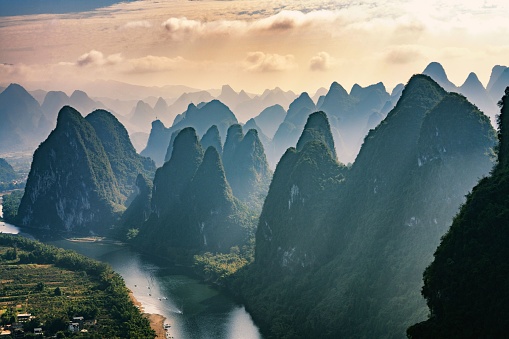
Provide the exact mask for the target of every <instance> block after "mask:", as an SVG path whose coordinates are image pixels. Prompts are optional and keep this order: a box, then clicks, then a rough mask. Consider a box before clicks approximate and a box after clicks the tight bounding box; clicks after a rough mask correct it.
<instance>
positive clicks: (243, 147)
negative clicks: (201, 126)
mask: <svg viewBox="0 0 509 339" xmlns="http://www.w3.org/2000/svg"><path fill="white" fill-rule="evenodd" d="M223 163H224V169H225V172H226V178H227V179H228V183H229V184H230V186H231V188H232V191H233V195H234V196H235V197H236V198H238V199H239V200H240V201H242V202H243V203H245V204H247V205H248V206H249V207H250V208H252V209H254V210H255V211H260V210H261V207H262V204H263V200H264V199H265V196H266V195H267V191H268V189H269V184H270V179H271V177H272V172H271V171H270V169H269V165H268V163H267V158H266V156H265V151H264V149H263V145H262V143H261V142H260V139H259V138H258V132H257V131H256V130H254V129H251V130H249V131H248V132H247V133H246V135H245V136H244V134H243V131H242V127H241V126H240V125H238V124H235V125H231V126H230V128H229V129H228V135H227V137H226V142H225V144H224V150H223Z"/></svg>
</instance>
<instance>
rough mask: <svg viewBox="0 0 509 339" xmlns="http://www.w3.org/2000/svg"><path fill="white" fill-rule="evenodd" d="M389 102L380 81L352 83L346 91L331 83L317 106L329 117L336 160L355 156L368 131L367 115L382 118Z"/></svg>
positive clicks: (351, 158)
mask: <svg viewBox="0 0 509 339" xmlns="http://www.w3.org/2000/svg"><path fill="white" fill-rule="evenodd" d="M391 102H392V99H391V97H390V96H389V93H387V91H386V89H385V86H384V85H383V84H382V83H381V82H380V83H377V84H374V85H371V86H367V87H361V86H359V85H357V84H355V85H354V86H353V87H352V89H351V91H350V94H348V93H347V92H346V90H345V89H344V88H343V87H342V86H341V85H340V84H338V83H337V82H334V83H332V85H331V86H330V89H329V91H328V92H327V95H325V97H324V98H323V100H322V101H321V103H320V105H319V106H318V109H320V110H322V111H323V112H325V113H326V114H327V116H328V118H329V121H330V124H331V127H332V133H333V136H334V141H335V143H336V147H337V152H338V157H339V159H340V160H343V161H344V162H352V161H353V160H354V159H355V156H356V155H357V153H358V152H359V149H360V147H361V145H362V140H363V139H364V137H365V135H366V133H367V131H368V130H367V129H366V126H367V124H368V122H369V118H370V116H371V115H372V114H378V115H380V116H382V117H384V114H383V113H382V112H383V110H384V108H385V107H386V105H390V103H391Z"/></svg>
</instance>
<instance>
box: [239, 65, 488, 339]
mask: <svg viewBox="0 0 509 339" xmlns="http://www.w3.org/2000/svg"><path fill="white" fill-rule="evenodd" d="M458 126H461V127H458ZM473 136H475V137H473ZM494 142H495V134H494V131H493V129H492V127H491V125H490V123H489V119H488V118H487V117H486V116H484V115H483V114H482V113H481V112H480V111H479V110H477V109H476V107H475V106H473V105H472V104H470V103H469V102H468V101H467V100H466V99H465V98H464V97H462V96H460V95H456V94H448V93H446V92H445V91H444V90H443V89H442V88H441V87H440V86H438V85H437V84H436V83H435V82H434V81H433V80H432V79H430V78H429V77H428V76H423V75H416V76H413V77H412V78H411V79H410V81H409V82H408V84H407V85H406V87H405V89H404V91H403V93H402V95H401V98H400V100H399V101H398V103H397V105H396V107H395V108H394V109H393V110H392V111H391V112H390V113H389V114H388V116H387V117H386V118H385V119H384V121H383V122H382V123H381V124H380V125H378V127H376V128H375V129H374V130H372V131H370V132H369V134H368V136H367V137H366V138H365V142H364V144H363V146H362V148H361V151H360V152H359V155H358V157H357V159H356V162H355V163H354V164H353V166H352V167H351V169H350V170H349V171H348V172H345V176H346V179H345V180H344V182H342V183H335V182H334V180H331V181H325V182H322V183H321V184H319V185H318V187H317V188H314V191H316V190H320V189H321V190H329V192H331V193H330V194H326V193H323V194H321V195H317V196H315V197H314V198H313V199H311V200H310V199H309V198H308V197H307V196H303V192H304V188H303V187H301V186H303V185H305V184H306V182H308V181H311V182H313V179H311V180H310V178H316V177H320V175H321V174H322V173H321V172H320V171H319V170H318V169H315V171H304V170H299V171H297V170H296V169H295V167H294V166H293V165H289V162H290V160H291V159H292V158H293V157H296V156H298V155H299V154H300V153H301V152H295V151H292V150H289V151H288V152H287V154H285V156H284V157H283V159H282V160H281V162H280V163H279V164H278V168H277V169H276V173H275V174H274V180H273V182H272V184H271V187H270V190H269V194H268V196H267V199H266V201H265V204H264V208H263V212H262V216H261V218H260V223H259V226H258V231H257V238H256V242H257V247H256V259H255V263H254V264H253V265H252V267H250V268H248V269H247V270H245V272H243V273H241V274H240V276H239V280H238V281H237V282H236V285H235V286H236V288H235V291H236V293H239V294H240V295H241V297H242V298H243V300H244V301H245V302H246V307H247V308H248V309H249V310H250V312H251V314H252V316H253V318H254V319H255V320H256V321H257V323H259V324H261V326H262V329H264V330H265V332H266V334H267V335H268V336H273V337H282V336H289V337H295V338H310V337H320V338H340V337H400V336H404V333H405V329H406V327H407V326H408V325H410V324H412V323H413V322H415V321H416V320H419V319H423V318H424V317H425V315H426V313H427V312H426V309H425V305H424V303H423V302H422V299H421V298H420V297H419V289H420V286H421V279H420V276H421V272H422V270H423V269H424V267H425V266H426V265H427V264H428V263H429V260H430V259H431V256H432V253H433V251H434V249H435V248H436V246H437V244H438V242H439V240H440V237H441V236H442V235H443V234H444V233H445V232H446V230H447V227H448V225H449V224H450V222H451V220H452V218H453V216H454V213H455V211H456V210H457V208H458V207H459V206H460V205H461V203H462V202H463V201H464V196H465V194H466V193H467V192H468V191H469V190H470V189H471V188H472V187H473V185H474V184H475V182H476V181H477V180H478V178H479V177H482V176H483V175H485V174H487V173H488V172H489V171H490V169H491V166H492V164H493V162H492V158H491V156H490V154H491V153H490V152H491V148H492V147H493V146H494ZM312 144H313V143H311V145H312ZM320 144H322V143H320ZM306 145H310V144H309V143H308V144H306ZM308 147H309V146H308ZM305 149H306V146H304V148H303V151H302V152H304V150H305ZM325 149H326V148H325ZM328 153H329V154H330V152H328ZM306 158H307V159H309V160H308V161H309V162H310V164H317V163H319V162H317V161H314V160H313V159H314V158H313V157H311V156H308V157H306ZM294 161H295V160H294ZM280 168H281V169H282V168H287V169H286V171H285V174H280V171H281V170H280ZM297 177H298V178H305V181H304V183H301V182H302V181H299V182H298V181H297V180H296V179H293V180H291V181H289V182H288V183H287V184H286V185H282V186H279V184H278V182H284V181H286V179H287V178H297ZM328 177H329V176H325V177H324V178H328ZM301 180H302V179H301ZM276 187H280V189H279V190H278V193H277V194H275V191H274V190H275V189H276ZM273 194H275V196H273ZM314 204H316V207H313V208H312V207H310V206H315V205H314ZM306 211H307V213H306ZM301 218H305V220H308V222H304V223H302V225H301V226H300V227H297V226H294V225H298V224H300V221H301ZM314 258H320V260H316V261H315V260H313V259H314ZM313 262H316V263H318V262H319V263H320V264H316V265H313V264H312V263H313ZM330 315H333V316H330Z"/></svg>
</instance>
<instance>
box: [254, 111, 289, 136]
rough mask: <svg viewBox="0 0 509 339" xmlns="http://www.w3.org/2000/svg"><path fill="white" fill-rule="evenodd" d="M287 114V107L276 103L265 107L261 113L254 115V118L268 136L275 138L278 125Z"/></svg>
mask: <svg viewBox="0 0 509 339" xmlns="http://www.w3.org/2000/svg"><path fill="white" fill-rule="evenodd" d="M285 116H286V111H285V109H284V108H283V107H281V105H274V106H270V107H267V108H265V109H264V110H263V111H261V112H260V114H258V115H257V116H256V117H254V120H255V122H256V124H257V125H258V126H259V127H260V128H261V129H262V131H263V133H264V134H265V135H266V136H267V137H269V138H273V137H274V134H275V133H276V131H277V128H278V126H279V125H280V124H281V123H282V122H283V120H284V119H285Z"/></svg>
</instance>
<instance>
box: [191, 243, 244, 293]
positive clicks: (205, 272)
mask: <svg viewBox="0 0 509 339" xmlns="http://www.w3.org/2000/svg"><path fill="white" fill-rule="evenodd" d="M253 261H254V236H253V237H252V238H251V241H250V243H249V245H244V246H242V249H239V247H238V246H234V247H232V248H231V249H230V253H215V254H213V253H211V252H206V253H204V254H202V255H195V256H194V261H193V265H194V267H195V268H196V270H197V272H198V274H199V275H201V276H202V277H203V278H204V279H205V280H206V281H209V282H212V283H214V284H218V285H227V284H229V283H230V282H231V280H232V279H231V278H232V277H233V274H234V273H236V272H237V271H239V270H240V269H241V268H243V267H245V266H246V265H248V264H251V263H252V262H253Z"/></svg>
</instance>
